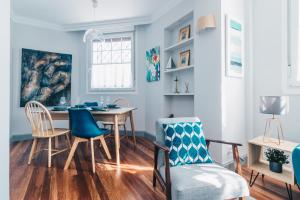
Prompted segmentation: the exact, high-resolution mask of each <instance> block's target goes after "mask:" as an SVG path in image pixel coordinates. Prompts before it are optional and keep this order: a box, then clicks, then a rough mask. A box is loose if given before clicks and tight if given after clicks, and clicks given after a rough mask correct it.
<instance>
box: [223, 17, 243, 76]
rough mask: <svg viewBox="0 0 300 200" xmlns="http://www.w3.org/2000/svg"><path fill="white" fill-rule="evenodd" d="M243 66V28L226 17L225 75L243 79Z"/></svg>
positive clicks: (234, 20) (235, 21) (238, 22)
mask: <svg viewBox="0 0 300 200" xmlns="http://www.w3.org/2000/svg"><path fill="white" fill-rule="evenodd" d="M244 65H245V63H244V26H243V24H242V23H241V22H240V21H238V20H236V19H233V18H232V17H230V16H226V75H227V76H230V77H243V76H244V68H245V66H244Z"/></svg>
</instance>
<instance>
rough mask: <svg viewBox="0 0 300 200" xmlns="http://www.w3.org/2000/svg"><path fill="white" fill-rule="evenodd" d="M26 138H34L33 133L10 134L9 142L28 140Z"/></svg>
mask: <svg viewBox="0 0 300 200" xmlns="http://www.w3.org/2000/svg"><path fill="white" fill-rule="evenodd" d="M26 140H32V135H31V134H22V135H12V136H10V139H9V142H10V143H13V142H21V141H26Z"/></svg>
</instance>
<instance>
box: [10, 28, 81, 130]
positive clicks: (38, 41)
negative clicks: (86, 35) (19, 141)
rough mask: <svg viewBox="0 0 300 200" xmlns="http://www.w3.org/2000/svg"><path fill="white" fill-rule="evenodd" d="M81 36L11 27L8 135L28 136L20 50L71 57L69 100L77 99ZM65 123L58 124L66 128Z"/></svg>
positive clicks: (40, 29)
mask: <svg viewBox="0 0 300 200" xmlns="http://www.w3.org/2000/svg"><path fill="white" fill-rule="evenodd" d="M80 37H81V34H78V33H65V32H60V31H54V30H49V29H42V28H36V27H33V26H28V25H23V24H17V23H12V76H11V78H12V85H11V95H12V112H11V135H22V134H30V133H31V129H30V126H29V123H28V121H27V119H26V116H25V113H24V109H23V108H20V91H21V89H20V87H21V56H22V54H21V53H22V52H21V50H22V48H28V49H35V50H42V51H50V52H59V53H67V54H72V100H74V99H76V97H77V96H78V95H79V89H78V87H79V83H78V80H79V78H80V77H79V68H80V67H81V66H80V56H79V40H80ZM66 124H67V123H61V122H60V123H58V125H59V126H60V125H63V126H65V125H66Z"/></svg>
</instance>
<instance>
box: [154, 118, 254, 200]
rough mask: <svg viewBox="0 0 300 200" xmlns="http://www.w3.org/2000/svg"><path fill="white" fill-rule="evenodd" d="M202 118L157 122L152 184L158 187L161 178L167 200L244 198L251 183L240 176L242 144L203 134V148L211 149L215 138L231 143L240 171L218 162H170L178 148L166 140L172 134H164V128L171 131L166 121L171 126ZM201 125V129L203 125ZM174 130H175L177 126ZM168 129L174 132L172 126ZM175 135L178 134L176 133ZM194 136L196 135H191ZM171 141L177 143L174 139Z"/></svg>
mask: <svg viewBox="0 0 300 200" xmlns="http://www.w3.org/2000/svg"><path fill="white" fill-rule="evenodd" d="M182 122H183V123H182ZM199 122H200V120H199V119H198V118H196V117H188V118H165V119H159V120H158V121H157V122H156V141H155V142H154V145H155V151H154V171H153V186H154V187H155V186H156V182H157V181H158V182H159V183H160V185H161V186H162V188H163V189H164V191H165V193H166V197H167V200H171V199H172V200H199V199H202V200H206V199H207V200H211V199H236V198H243V199H244V198H245V197H246V196H249V188H248V184H247V182H246V180H245V179H244V178H243V177H242V176H241V166H240V161H239V154H238V146H241V144H237V143H231V142H224V141H218V140H208V139H206V140H205V138H202V137H201V143H202V139H204V141H203V142H204V143H205V141H206V145H205V146H206V147H205V148H204V149H206V150H208V147H209V144H210V143H212V142H213V143H221V144H227V145H232V149H233V158H234V161H235V162H236V168H235V169H236V172H237V173H234V172H233V171H230V170H228V169H226V168H224V167H222V166H220V165H218V164H216V163H215V162H212V163H211V162H208V163H201V164H200V163H197V164H185V165H177V166H171V164H172V162H173V160H172V157H173V156H174V152H173V154H172V151H174V149H175V148H173V146H172V148H173V150H171V151H170V148H168V147H167V146H166V145H165V144H170V143H165V138H169V136H167V137H166V135H165V131H168V128H166V127H167V126H166V124H171V126H172V124H175V123H181V124H185V123H189V124H199ZM199 127H200V129H201V126H200V125H199ZM164 128H165V130H164ZM185 128H186V127H184V129H185ZM174 130H175V131H176V129H174ZM186 130H188V129H186ZM193 130H194V131H195V130H196V127H193ZM201 130H202V129H201ZM168 133H174V132H173V129H172V131H171V132H168ZM187 133H188V131H187V132H185V133H184V134H183V135H186V134H187ZM173 136H174V135H173ZM175 137H177V133H176V136H175ZM184 137H185V136H183V138H182V140H181V139H180V141H183V140H184ZM191 137H193V136H192V135H191ZM171 138H172V137H171ZM172 143H173V145H174V144H175V140H174V141H173V142H172ZM184 145H185V144H182V146H183V147H184ZM193 145H194V144H193ZM179 148H180V147H178V149H179ZM188 148H189V147H188ZM180 151H181V150H179V152H178V155H179V154H180ZM200 153H201V152H200V151H199V154H200ZM190 155H191V154H190V153H189V156H190ZM206 155H208V154H206ZM170 159H171V160H170Z"/></svg>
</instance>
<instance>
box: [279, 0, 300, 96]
mask: <svg viewBox="0 0 300 200" xmlns="http://www.w3.org/2000/svg"><path fill="white" fill-rule="evenodd" d="M298 4H300V2H298V0H287V3H286V12H284V13H285V14H286V15H285V16H286V18H285V19H286V25H287V26H286V27H287V31H286V34H283V35H286V38H287V39H286V40H285V41H286V42H287V49H286V55H287V60H286V62H285V63H284V66H285V69H286V72H285V73H284V75H285V76H286V82H287V87H288V89H297V90H298V92H297V93H300V80H297V74H298V73H299V70H300V9H299V10H297V8H299V7H300V5H298ZM295 41H296V42H295Z"/></svg>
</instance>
